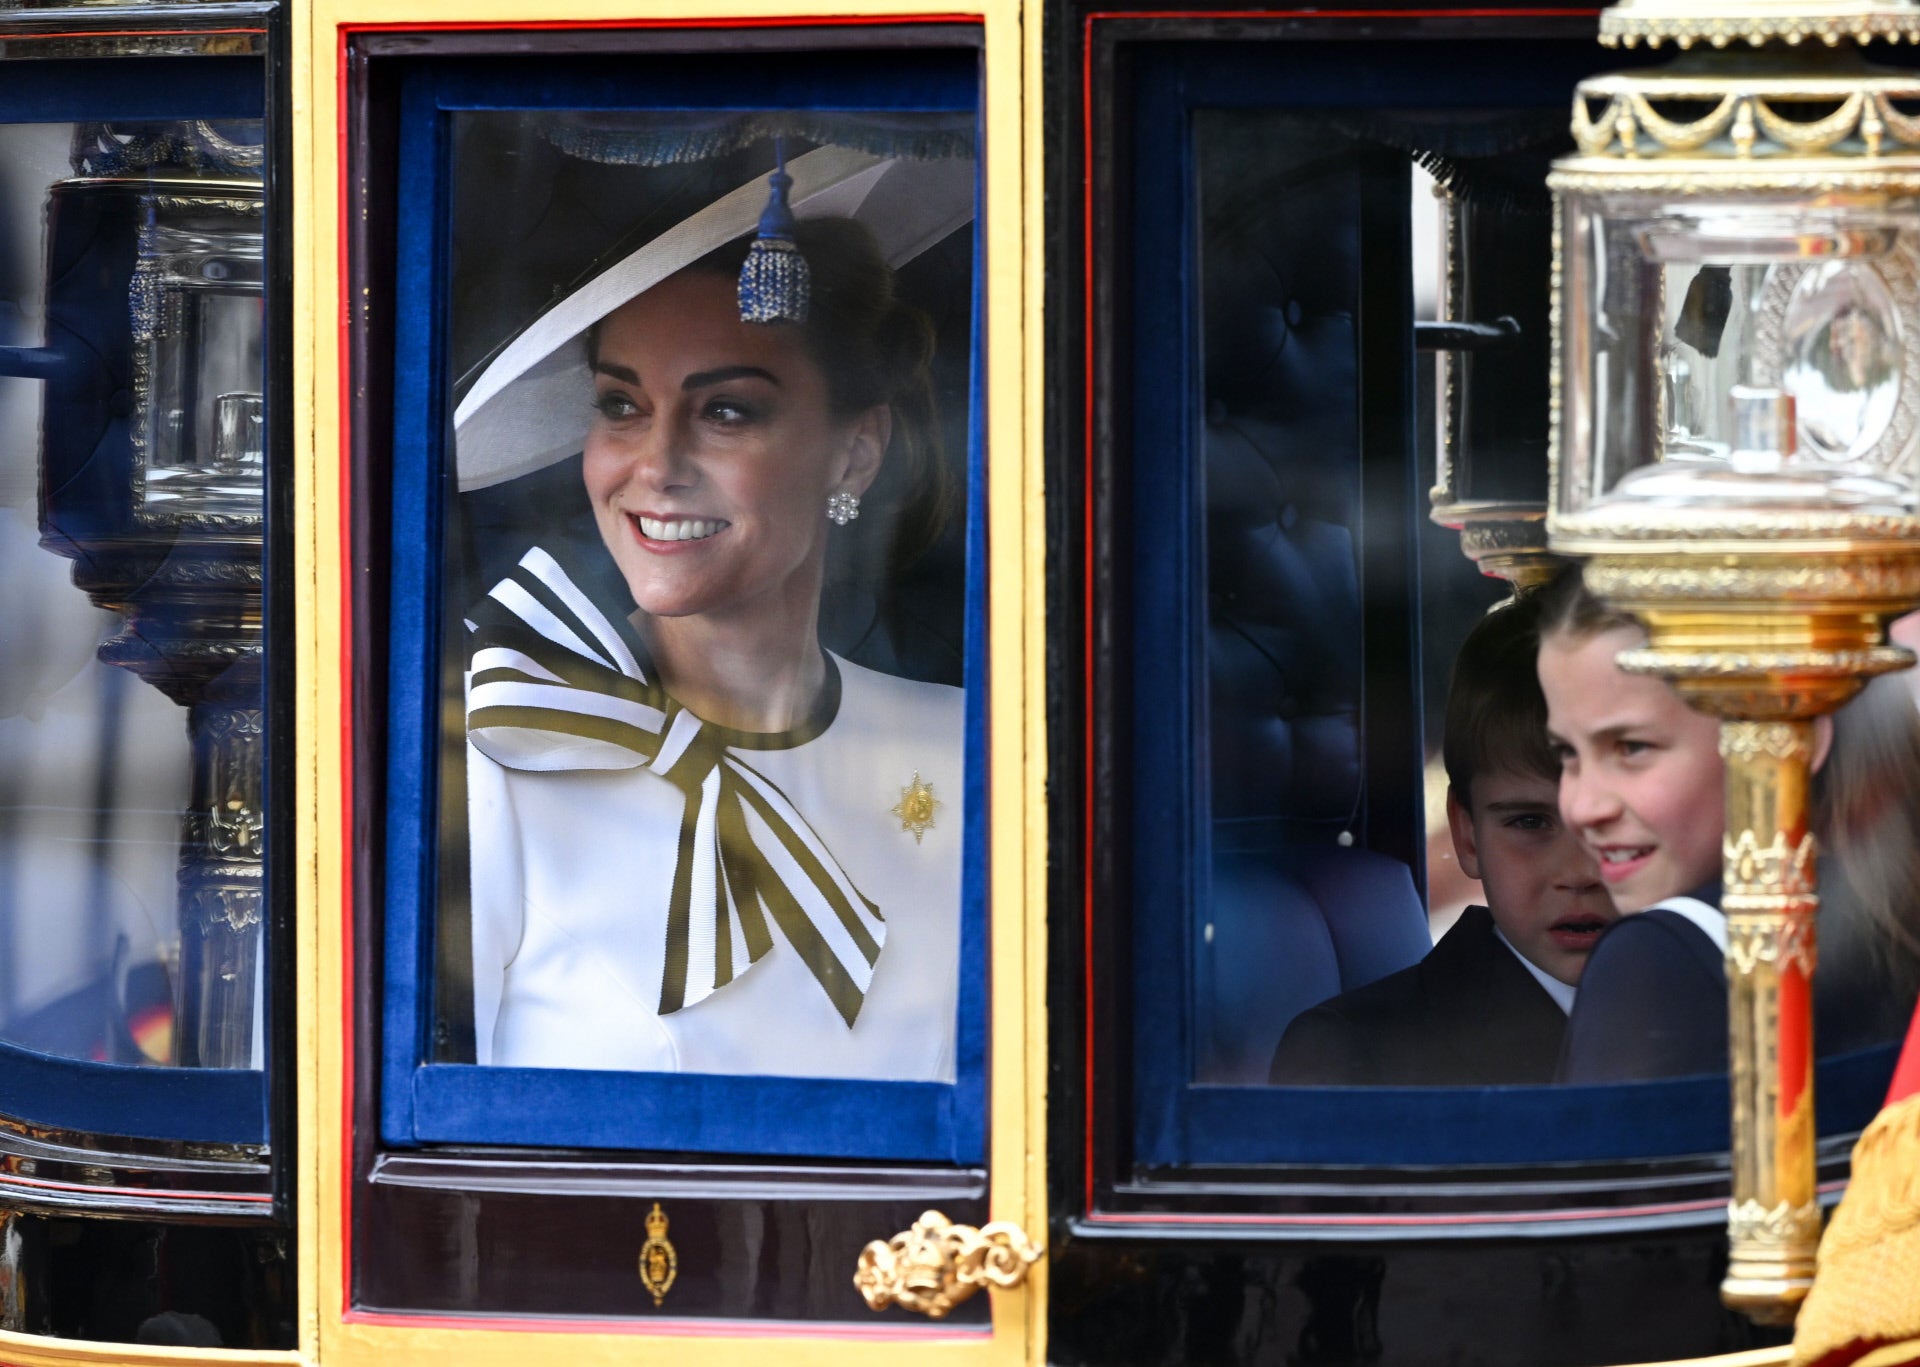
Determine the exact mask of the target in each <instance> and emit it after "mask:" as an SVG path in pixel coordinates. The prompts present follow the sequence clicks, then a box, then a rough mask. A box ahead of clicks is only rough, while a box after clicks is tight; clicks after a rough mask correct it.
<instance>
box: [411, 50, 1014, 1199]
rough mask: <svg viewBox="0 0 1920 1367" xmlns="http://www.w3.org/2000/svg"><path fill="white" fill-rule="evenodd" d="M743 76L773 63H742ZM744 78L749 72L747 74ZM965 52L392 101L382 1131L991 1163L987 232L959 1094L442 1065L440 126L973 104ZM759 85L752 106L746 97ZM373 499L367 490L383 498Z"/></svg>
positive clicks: (471, 81)
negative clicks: (393, 304) (491, 118)
mask: <svg viewBox="0 0 1920 1367" xmlns="http://www.w3.org/2000/svg"><path fill="white" fill-rule="evenodd" d="M749 64H752V66H754V67H760V68H762V69H750V66H749ZM743 72H746V73H748V74H749V75H750V77H751V79H749V80H746V81H744V82H743V79H742V77H743ZM979 81H980V77H979V69H978V62H977V59H976V58H975V56H974V55H973V54H971V53H968V52H961V51H933V50H928V51H913V50H903V51H890V52H887V53H886V54H885V60H884V61H878V62H877V61H875V60H874V59H873V56H872V55H871V54H865V55H861V54H831V53H827V54H807V55H806V58H805V60H804V61H797V60H794V59H793V58H792V57H791V56H790V55H788V56H785V57H781V56H775V57H772V58H761V57H728V58H725V59H723V60H703V59H698V58H691V57H687V56H678V57H674V58H670V59H662V60H661V61H660V62H659V63H657V64H650V63H647V62H645V60H644V59H626V60H623V61H621V62H618V63H607V62H596V61H591V60H580V59H574V60H571V61H568V62H566V63H565V64H564V66H562V65H560V64H554V65H550V66H543V65H540V64H537V63H529V62H514V63H505V62H492V61H488V60H485V59H478V60H447V61H441V62H430V61H423V62H421V63H419V64H418V65H417V66H416V67H414V68H412V69H411V70H409V72H408V73H407V75H406V77H405V79H404V82H403V85H402V92H401V155H400V158H399V160H400V166H401V172H400V183H399V185H398V194H399V206H398V208H399V213H398V223H399V259H400V260H401V261H403V262H409V263H413V265H412V266H411V268H410V269H406V270H403V271H402V272H401V273H400V280H399V298H398V301H397V312H396V339H395V340H396V346H395V352H396V362H395V375H394V408H395V418H394V422H395V427H394V432H395V442H394V451H395V456H394V484H393V493H392V498H393V504H392V509H393V523H392V526H393V544H392V553H393V560H392V565H393V579H392V582H393V594H392V602H391V617H390V623H389V635H390V656H389V664H390V689H389V709H388V715H387V718H386V721H387V735H388V742H389V751H388V753H389V763H388V772H387V789H386V798H385V806H386V840H387V851H388V853H387V862H386V872H387V882H386V899H385V912H386V920H385V935H384V946H385V967H384V979H383V983H382V987H381V990H382V992H383V1002H382V1008H383V1009H382V1024H383V1039H382V1047H381V1074H380V1084H381V1085H380V1104H379V1109H380V1127H381V1137H382V1139H383V1141H384V1142H385V1143H387V1144H389V1145H393V1146H396V1147H408V1146H416V1145H421V1144H489V1145H515V1146H539V1147H569V1148H617V1149H644V1150H671V1151H675V1152H683V1153H712V1154H752V1155H766V1156H773V1157H802V1156H804V1157H818V1158H859V1159H875V1160H891V1161H900V1162H935V1163H954V1164H976V1163H979V1162H982V1161H984V1157H985V1151H986V1085H985V1084H986V1051H987V1039H986V983H985V979H984V972H985V970H984V965H985V962H986V937H987V929H986V865H987V840H988V831H987V824H986V793H987V775H986V772H985V768H986V766H985V755H986V736H987V724H988V718H987V705H986V689H985V681H986V640H985V627H986V618H985V602H986V584H985V574H984V566H985V550H986V529H985V515H986V503H985V464H984V460H985V457H984V449H983V446H982V440H981V433H982V417H983V396H982V392H981V386H982V379H983V375H984V352H983V347H984V331H983V326H982V324H983V314H982V294H981V267H982V264H983V263H982V258H981V234H980V232H979V224H978V221H977V220H976V222H975V225H974V237H973V267H974V295H973V339H974V344H973V354H972V356H971V358H970V368H969V373H970V381H971V385H970V397H969V424H968V432H969V436H968V449H967V480H966V507H967V519H968V521H967V551H966V554H967V565H968V574H967V585H966V591H965V612H966V621H965V643H964V662H963V674H964V681H965V685H966V703H965V744H966V747H967V755H968V757H969V762H968V764H967V776H966V783H965V789H966V791H965V798H964V800H965V813H964V818H963V819H964V822H965V825H964V829H963V848H964V862H963V872H962V894H961V896H962V907H961V943H960V951H961V957H960V961H961V963H962V964H963V965H972V966H978V968H977V971H974V972H963V975H962V981H961V984H960V992H959V1002H958V1017H959V1019H958V1033H957V1037H956V1049H955V1081H954V1082H953V1083H951V1084H947V1083H926V1082H893V1081H862V1080H851V1079H850V1080H840V1079H815V1078H790V1077H747V1076H714V1075H695V1074H651V1073H619V1072H602V1071H592V1070H574V1069H540V1068H505V1067H492V1066H488V1067H481V1066H477V1065H472V1064H449V1063H435V1062H431V1061H430V1060H431V1059H432V1046H431V1039H430V1034H431V1022H432V1019H433V1012H432V1010H431V1007H432V1003H431V1001H430V1000H429V998H430V996H431V986H430V984H431V981H432V965H433V962H434V943H433V936H434V909H435V907H436V882H437V867H438V860H437V854H436V851H435V832H436V804H437V801H438V800H439V798H440V795H439V794H438V793H436V792H435V790H434V789H435V785H434V780H433V775H434V774H435V773H436V772H437V770H438V763H437V747H438V745H439V741H440V737H439V730H438V724H439V712H438V708H439V684H438V680H439V676H440V661H439V658H438V645H437V643H438V641H439V640H440V639H441V638H440V629H441V623H440V612H441V607H442V605H441V602H440V547H441V544H442V519H441V503H440V501H441V499H442V498H443V497H444V494H443V473H442V472H443V468H444V467H443V462H444V460H445V459H446V456H445V452H446V447H447V441H448V435H449V420H448V414H449V413H450V404H449V402H448V400H449V395H448V392H447V386H446V382H445V379H444V374H445V370H446V365H445V361H444V358H445V356H446V354H447V351H446V337H445V335H444V333H445V326H446V316H447V306H446V302H445V301H446V278H447V252H448V222H449V215H448V185H447V179H448V174H449V170H448V138H449V123H450V118H449V116H450V115H452V114H453V113H455V112H457V111H462V110H517V109H525V110H541V109H604V110H645V109H659V110H716V111H720V110H729V109H781V108H795V109H829V110H842V111H856V110H875V111H929V112H973V111H977V109H978V107H979ZM743 85H744V88H745V89H746V90H748V91H750V93H751V99H749V100H745V101H743V100H742V98H741V94H742V89H743ZM375 496H377V493H376V494H375Z"/></svg>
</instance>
